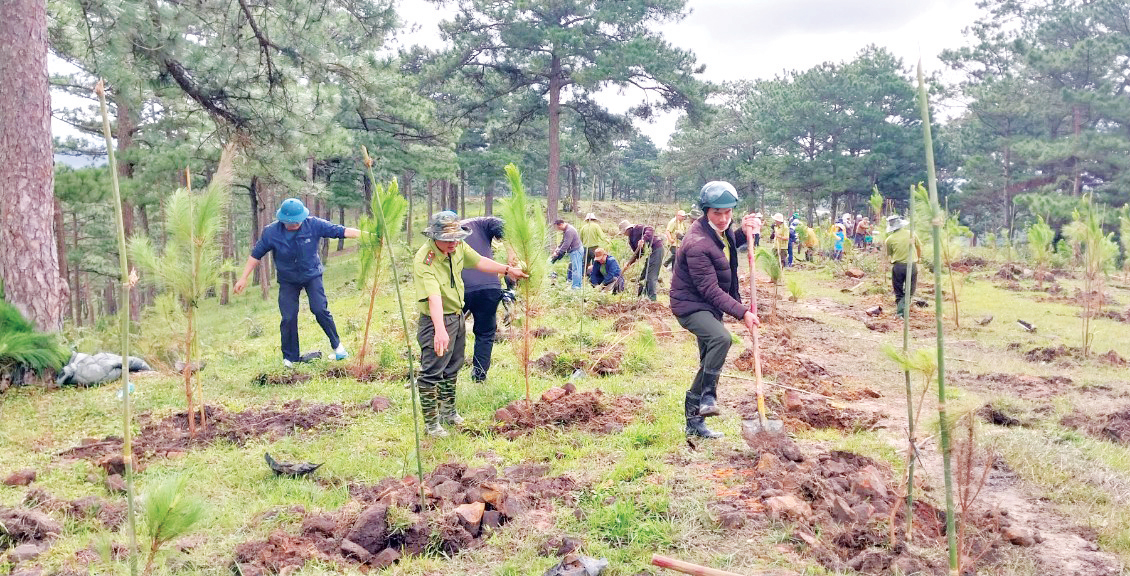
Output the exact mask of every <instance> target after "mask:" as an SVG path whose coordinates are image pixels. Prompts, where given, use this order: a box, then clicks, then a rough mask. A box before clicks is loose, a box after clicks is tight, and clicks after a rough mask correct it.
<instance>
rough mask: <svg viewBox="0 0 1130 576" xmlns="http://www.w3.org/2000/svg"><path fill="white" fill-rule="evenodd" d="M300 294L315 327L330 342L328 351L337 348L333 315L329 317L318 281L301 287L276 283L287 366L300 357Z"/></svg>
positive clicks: (337, 342) (318, 277)
mask: <svg viewBox="0 0 1130 576" xmlns="http://www.w3.org/2000/svg"><path fill="white" fill-rule="evenodd" d="M303 290H305V291H306V299H307V300H308V301H309V302H310V312H311V313H313V314H314V318H317V319H318V325H319V326H321V327H322V330H323V331H324V332H325V333H326V337H328V338H329V339H330V348H331V349H334V348H337V346H338V344H341V338H338V335H337V326H336V325H335V324H334V317H333V314H330V309H329V301H328V300H326V289H325V287H324V286H322V277H321V276H317V277H314V278H311V279H310V280H307V281H306V282H305V283H304V284H299V283H291V282H281V281H280V282H279V313H280V314H281V315H282V321H281V322H279V334H280V335H281V336H282V353H283V358H284V359H286V360H290V361H291V362H298V359H299V358H300V357H301V355H302V353H301V352H300V351H299V347H298V296H299V295H300V294H301V293H302V291H303Z"/></svg>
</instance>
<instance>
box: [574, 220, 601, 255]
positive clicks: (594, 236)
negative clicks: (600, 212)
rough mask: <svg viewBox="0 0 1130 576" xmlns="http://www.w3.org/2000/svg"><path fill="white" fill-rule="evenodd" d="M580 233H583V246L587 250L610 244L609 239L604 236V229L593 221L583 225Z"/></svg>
mask: <svg viewBox="0 0 1130 576" xmlns="http://www.w3.org/2000/svg"><path fill="white" fill-rule="evenodd" d="M579 232H580V233H581V246H584V247H585V248H596V247H597V246H604V245H607V244H608V238H605V236H604V229H603V228H601V227H600V224H597V223H596V222H593V221H592V220H589V221H588V222H585V223H584V224H582V225H581V229H580V230H579Z"/></svg>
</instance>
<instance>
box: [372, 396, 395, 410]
mask: <svg viewBox="0 0 1130 576" xmlns="http://www.w3.org/2000/svg"><path fill="white" fill-rule="evenodd" d="M391 406H392V402H391V401H389V399H388V398H385V397H384V396H373V399H372V400H370V401H369V408H371V409H372V410H373V412H384V411H385V410H388V409H389V407H391Z"/></svg>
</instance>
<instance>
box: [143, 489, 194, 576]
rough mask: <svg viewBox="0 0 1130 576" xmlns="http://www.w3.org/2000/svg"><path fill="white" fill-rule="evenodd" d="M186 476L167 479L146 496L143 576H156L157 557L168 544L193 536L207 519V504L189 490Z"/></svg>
mask: <svg viewBox="0 0 1130 576" xmlns="http://www.w3.org/2000/svg"><path fill="white" fill-rule="evenodd" d="M187 488H188V477H187V476H175V477H172V478H168V479H166V480H165V481H164V482H162V483H160V484H158V485H157V486H156V487H154V488H153V489H151V490H149V491H148V492H147V493H146V494H145V498H144V501H145V531H146V536H147V537H148V538H149V551H148V553H147V558H146V560H145V571H144V572H143V574H145V575H147V576H148V575H149V574H152V573H153V567H154V562H155V561H156V559H157V554H158V553H159V552H160V551H161V549H162V548H164V547H165V545H167V544H168V543H169V542H172V541H173V540H176V539H178V538H181V537H183V536H185V535H187V534H189V533H191V532H192V531H193V530H194V529H195V528H196V527H197V526H198V525H199V524H200V522H201V521H202V520H204V517H205V515H206V507H205V503H204V500H203V499H202V498H200V497H199V496H196V495H194V494H193V493H192V492H190V491H189V490H188V489H187Z"/></svg>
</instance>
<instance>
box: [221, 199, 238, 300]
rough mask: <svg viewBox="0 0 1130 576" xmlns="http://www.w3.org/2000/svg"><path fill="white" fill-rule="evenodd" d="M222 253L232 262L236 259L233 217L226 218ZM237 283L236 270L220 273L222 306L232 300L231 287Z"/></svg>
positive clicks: (225, 258)
mask: <svg viewBox="0 0 1130 576" xmlns="http://www.w3.org/2000/svg"><path fill="white" fill-rule="evenodd" d="M220 254H221V255H222V256H223V258H224V260H226V261H228V262H232V263H233V264H234V260H235V231H234V230H232V220H231V218H224V233H223V236H222V245H221V247H220ZM234 284H235V272H223V273H221V274H220V306H227V305H228V303H229V302H231V287H232V286H233V285H234Z"/></svg>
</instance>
